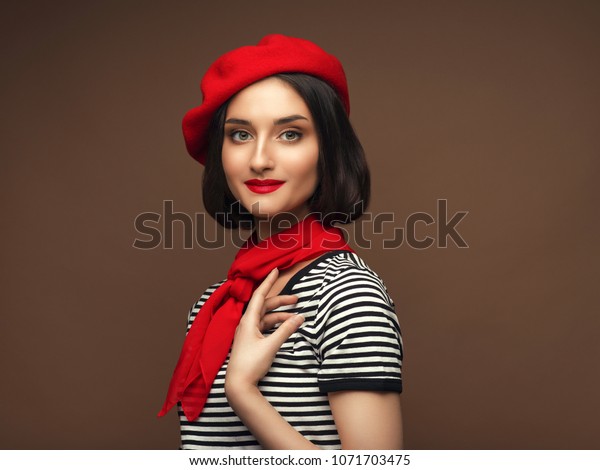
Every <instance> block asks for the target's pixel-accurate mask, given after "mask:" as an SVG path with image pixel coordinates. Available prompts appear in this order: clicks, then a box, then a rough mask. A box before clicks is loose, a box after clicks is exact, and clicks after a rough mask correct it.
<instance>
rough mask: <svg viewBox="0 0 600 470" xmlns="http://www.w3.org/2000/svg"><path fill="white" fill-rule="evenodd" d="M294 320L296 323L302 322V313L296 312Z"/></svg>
mask: <svg viewBox="0 0 600 470" xmlns="http://www.w3.org/2000/svg"><path fill="white" fill-rule="evenodd" d="M294 321H295V322H296V323H298V324H300V323H304V315H301V314H299V313H298V314H297V315H296V316H295V317H294Z"/></svg>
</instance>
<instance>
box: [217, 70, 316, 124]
mask: <svg viewBox="0 0 600 470" xmlns="http://www.w3.org/2000/svg"><path fill="white" fill-rule="evenodd" d="M290 115H304V116H306V117H307V118H308V119H310V112H309V110H308V106H307V105H306V103H305V102H304V100H303V99H302V97H301V96H300V95H299V94H298V92H297V91H296V90H294V88H293V87H292V86H291V85H289V84H288V83H286V82H284V81H283V80H280V79H278V78H276V77H269V78H266V79H263V80H261V81H259V82H256V83H253V84H252V85H249V86H248V87H246V88H244V89H243V90H241V91H240V92H238V93H237V94H236V96H235V97H233V99H232V100H231V102H230V103H229V106H228V107H227V115H226V119H230V118H237V119H244V120H248V121H252V118H254V119H272V120H276V119H279V118H282V117H285V116H290Z"/></svg>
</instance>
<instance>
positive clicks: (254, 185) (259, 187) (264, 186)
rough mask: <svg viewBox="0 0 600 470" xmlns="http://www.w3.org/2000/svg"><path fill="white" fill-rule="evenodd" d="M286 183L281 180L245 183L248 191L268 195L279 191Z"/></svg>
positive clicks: (254, 180)
mask: <svg viewBox="0 0 600 470" xmlns="http://www.w3.org/2000/svg"><path fill="white" fill-rule="evenodd" d="M283 183H285V181H281V180H257V179H252V180H248V181H244V184H245V185H246V186H248V189H249V190H250V191H252V192H253V193H258V194H266V193H272V192H273V191H277V190H278V189H279V188H280V187H281V186H282V185H283Z"/></svg>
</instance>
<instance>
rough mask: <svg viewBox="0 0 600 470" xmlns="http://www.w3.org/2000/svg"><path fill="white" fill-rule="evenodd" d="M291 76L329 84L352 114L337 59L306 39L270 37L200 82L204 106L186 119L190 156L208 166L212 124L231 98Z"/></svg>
mask: <svg viewBox="0 0 600 470" xmlns="http://www.w3.org/2000/svg"><path fill="white" fill-rule="evenodd" d="M291 72H296V73H305V74H308V75H312V76H315V77H317V78H320V79H321V80H323V81H325V82H327V83H328V84H329V85H331V87H332V88H333V89H334V90H335V91H336V92H337V94H338V95H339V97H340V99H341V100H342V103H343V104H344V107H345V109H346V112H347V113H348V114H349V113H350V99H349V97H348V84H347V82H346V74H345V73H344V69H343V67H342V64H341V63H340V61H339V60H338V59H337V58H336V57H335V56H333V55H331V54H328V53H327V52H325V51H324V50H323V49H321V48H320V47H319V46H317V45H316V44H315V43H313V42H311V41H308V40H306V39H300V38H293V37H289V36H284V35H282V34H269V35H267V36H265V37H264V38H262V39H261V40H260V42H259V43H258V44H257V45H255V46H243V47H240V48H238V49H234V50H232V51H229V52H227V53H225V54H223V55H222V56H221V57H219V58H218V59H217V60H216V61H215V62H214V63H213V64H212V65H211V66H210V67H209V68H208V70H207V71H206V74H205V75H204V77H203V78H202V81H201V82H200V90H201V91H202V104H201V105H200V106H196V107H195V108H192V109H190V110H189V111H188V112H187V113H186V114H185V116H184V118H183V123H182V127H183V136H184V139H185V145H186V147H187V150H188V152H189V154H190V155H191V156H192V157H193V158H195V159H196V160H198V161H199V162H200V163H202V164H204V162H205V161H206V150H207V147H208V136H207V133H208V127H209V125H210V121H211V119H212V116H213V114H214V113H215V112H216V111H217V110H218V109H219V107H220V106H221V105H222V104H223V103H225V102H226V101H227V100H228V99H229V98H231V97H232V96H233V95H235V94H236V93H237V92H238V91H240V90H242V89H243V88H245V87H247V86H248V85H251V84H252V83H255V82H257V81H259V80H262V79H263V78H266V77H269V76H271V75H275V74H278V73H291Z"/></svg>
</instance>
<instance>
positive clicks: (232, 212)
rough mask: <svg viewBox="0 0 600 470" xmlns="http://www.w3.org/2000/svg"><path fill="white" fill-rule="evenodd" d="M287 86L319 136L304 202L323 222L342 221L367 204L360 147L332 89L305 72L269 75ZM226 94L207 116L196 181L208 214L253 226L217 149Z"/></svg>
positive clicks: (366, 177) (354, 216) (220, 142)
mask: <svg viewBox="0 0 600 470" xmlns="http://www.w3.org/2000/svg"><path fill="white" fill-rule="evenodd" d="M273 77H277V78H279V79H280V80H283V81H284V82H286V83H288V84H289V85H291V86H292V87H293V88H294V90H296V92H297V93H298V94H299V95H300V96H301V97H302V99H303V100H304V102H305V103H306V105H307V107H308V109H309V111H310V113H311V115H312V117H313V120H314V123H315V128H316V131H317V136H318V139H319V160H318V177H319V182H318V184H317V189H316V190H315V192H314V194H313V195H312V197H311V198H310V200H309V201H308V205H309V207H310V210H311V212H312V213H315V214H316V215H317V216H318V217H319V218H320V220H321V221H322V222H323V224H324V225H333V224H334V223H342V224H347V223H350V222H351V221H353V220H355V219H357V218H358V217H360V216H361V215H362V214H363V212H364V211H365V210H366V208H367V206H368V204H369V198H370V189H371V182H370V181H371V180H370V175H369V168H368V166H367V162H366V159H365V154H364V150H363V148H362V145H361V144H360V141H359V140H358V137H357V136H356V133H355V132H354V129H353V128H352V124H351V123H350V120H349V119H348V115H347V114H346V111H345V110H344V106H343V104H342V102H341V100H340V98H339V96H338V95H337V93H336V92H335V91H334V90H333V88H331V86H329V85H328V84H327V83H325V82H324V81H322V80H320V79H318V78H316V77H313V76H311V75H306V74H300V73H285V74H277V75H273ZM230 101H231V99H229V100H228V101H227V102H225V103H224V104H223V105H222V106H221V107H220V108H219V109H218V110H217V112H215V114H214V115H213V117H212V121H211V123H210V127H209V133H208V135H209V136H210V140H209V142H208V152H207V158H206V164H205V170H204V177H203V182H202V196H203V200H204V206H205V207H206V210H207V211H208V213H209V214H210V215H211V216H212V217H213V218H214V219H215V220H216V221H217V222H218V223H219V224H221V225H223V226H225V227H228V228H235V227H238V226H240V225H242V226H243V227H244V228H251V227H252V226H253V217H252V215H251V214H250V213H249V212H248V211H247V210H246V208H244V207H243V206H241V205H240V203H239V202H238V201H236V199H235V197H234V196H233V194H232V193H231V191H230V190H229V187H228V186H227V181H226V179H225V173H224V171H223V165H222V162H221V152H222V148H223V139H224V127H225V116H226V113H227V107H228V105H229V102H230Z"/></svg>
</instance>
